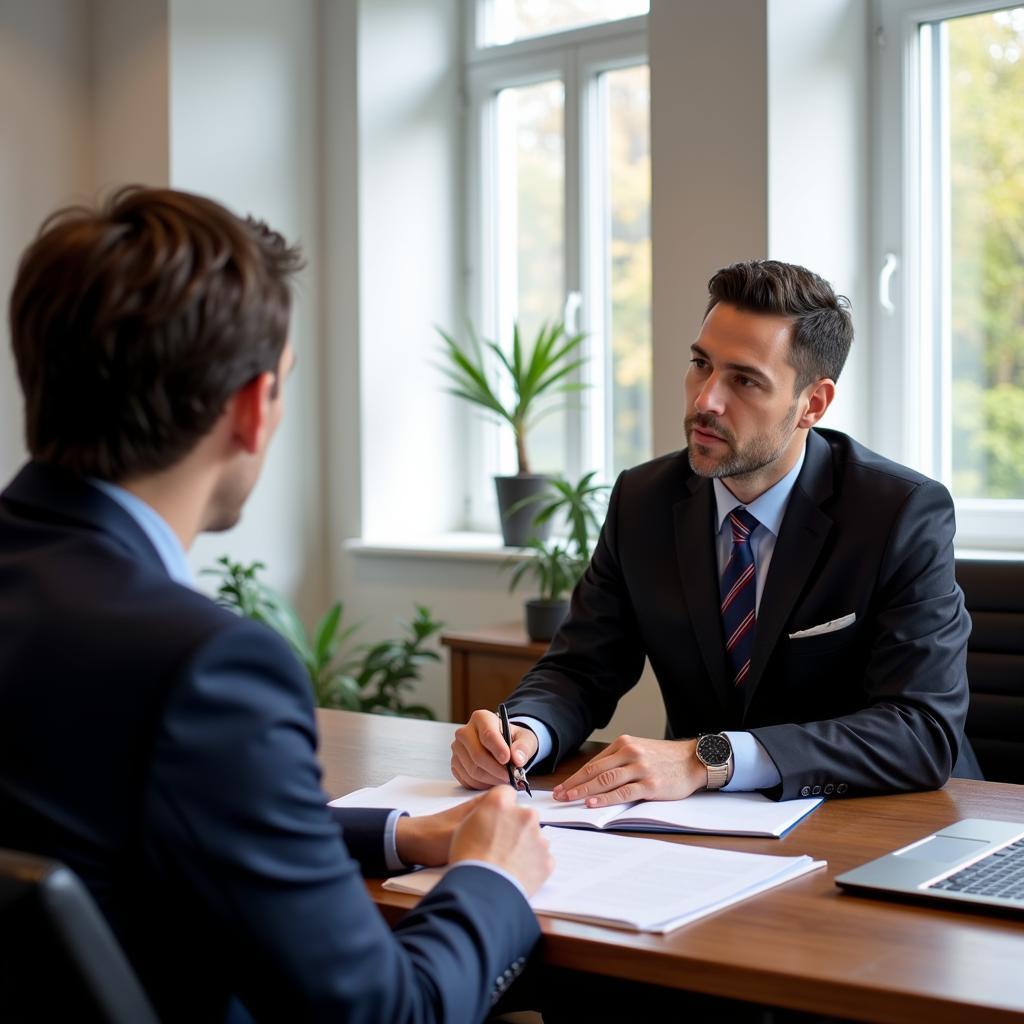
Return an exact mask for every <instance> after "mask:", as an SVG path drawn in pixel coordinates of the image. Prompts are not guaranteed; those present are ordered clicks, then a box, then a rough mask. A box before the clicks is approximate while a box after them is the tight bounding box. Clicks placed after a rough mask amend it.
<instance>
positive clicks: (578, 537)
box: [509, 470, 609, 565]
mask: <svg viewBox="0 0 1024 1024" xmlns="http://www.w3.org/2000/svg"><path fill="white" fill-rule="evenodd" d="M595 476H597V470H591V471H590V472H589V473H586V474H584V475H583V476H581V477H580V479H579V480H578V481H577V482H576V483H571V482H570V481H569V480H566V479H565V477H561V476H556V477H552V478H551V480H549V481H548V489H547V490H546V491H542V492H541V493H539V494H531V495H530V496H529V497H526V498H523V500H522V501H519V502H516V504H515V505H513V506H512V508H511V509H509V511H510V512H515V511H517V510H518V509H520V508H526V507H529V506H530V505H537V506H539V507H538V509H537V512H536V515H534V517H533V524H534V526H536V527H542V526H545V525H547V524H549V523H550V522H551V521H552V520H553V519H555V518H556V517H558V516H564V518H565V521H566V523H567V524H568V527H569V536H568V539H569V543H570V544H571V546H572V549H573V553H574V554H575V555H577V556H578V557H579V558H580V559H582V561H583V563H584V565H585V564H586V563H587V562H588V561H589V560H590V554H591V550H590V548H591V538H594V537H596V536H597V534H598V532H599V531H600V529H601V522H602V520H603V518H604V510H605V505H606V503H607V493H608V490H609V487H608V484H596V483H594V477H595Z"/></svg>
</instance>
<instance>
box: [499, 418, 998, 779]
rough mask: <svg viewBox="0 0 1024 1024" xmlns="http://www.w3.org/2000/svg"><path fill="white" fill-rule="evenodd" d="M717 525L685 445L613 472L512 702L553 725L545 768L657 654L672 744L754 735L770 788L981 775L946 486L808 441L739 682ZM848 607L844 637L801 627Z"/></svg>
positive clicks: (518, 710)
mask: <svg viewBox="0 0 1024 1024" xmlns="http://www.w3.org/2000/svg"><path fill="white" fill-rule="evenodd" d="M715 529H716V520H715V497H714V487H713V486H712V483H711V481H710V480H709V479H706V478H703V477H700V476H697V475H696V474H695V473H694V472H693V470H692V469H691V468H690V464H689V461H688V459H687V456H686V452H685V451H683V452H676V453H674V454H672V455H666V456H663V457H662V458H659V459H655V460H654V461H652V462H648V463H646V464H644V465H642V466H637V467H636V468H634V469H630V470H627V471H626V472H624V473H623V474H622V475H621V476H620V477H619V480H618V481H617V483H616V485H615V488H614V490H613V492H612V496H611V499H610V501H609V507H608V515H607V518H606V520H605V524H604V528H603V530H602V532H601V536H600V538H599V540H598V543H597V547H596V549H595V552H594V556H593V559H592V560H591V563H590V566H589V567H588V569H587V571H586V573H585V574H584V576H583V578H582V580H581V581H580V583H579V585H578V586H577V588H576V590H575V592H574V593H573V598H572V607H571V610H570V613H569V618H568V619H567V620H566V622H565V624H564V625H563V626H562V628H561V630H560V631H559V632H558V634H557V635H556V636H555V638H554V640H553V641H552V643H551V647H550V650H549V652H548V653H547V654H546V655H545V656H544V657H543V658H542V659H541V660H540V661H539V662H538V664H537V665H536V667H535V668H534V669H533V670H532V671H531V672H529V673H528V674H527V675H526V676H525V678H524V679H523V681H522V683H521V684H520V685H519V687H518V688H517V689H516V691H515V693H514V694H513V695H512V697H511V698H510V700H509V701H508V704H509V710H510V711H513V712H514V713H515V714H517V715H532V716H534V717H535V718H538V719H539V720H541V721H542V722H544V723H545V724H547V725H548V726H549V727H550V728H551V730H552V734H553V740H554V750H553V754H552V758H551V759H550V761H549V764H550V763H551V761H555V762H557V760H559V759H560V758H562V757H563V756H565V755H566V754H567V753H570V752H572V751H573V750H575V749H576V748H577V747H578V746H579V744H580V743H581V742H582V741H583V740H584V739H586V737H587V736H588V735H589V734H590V732H591V731H592V730H593V729H595V728H601V727H603V726H605V725H607V723H608V721H609V720H610V718H611V715H612V713H613V711H614V710H615V706H616V704H617V702H618V700H619V698H620V697H621V696H622V695H623V694H624V693H625V692H626V691H627V690H629V689H630V688H631V687H632V686H633V685H634V684H635V683H636V682H637V680H638V679H639V677H640V673H641V670H642V669H643V665H644V659H645V658H649V659H650V663H651V667H652V668H653V670H654V674H655V675H656V677H657V679H658V685H659V686H660V687H661V692H662V696H663V699H664V701H665V708H666V710H667V712H668V734H669V736H676V737H686V736H696V735H698V734H700V733H703V732H718V731H720V730H726V729H731V730H749V731H750V732H751V733H753V735H754V736H755V737H757V739H758V740H759V741H760V743H761V744H762V746H763V747H764V748H765V750H766V751H767V753H768V755H769V756H770V757H771V758H772V760H773V761H774V762H775V765H776V767H777V768H778V770H779V774H780V776H781V780H782V781H781V784H780V785H779V786H777V787H775V788H774V789H773V790H771V791H770V792H769V795H770V796H773V797H776V798H782V799H790V798H792V797H798V796H808V795H811V794H815V795H817V794H823V795H825V796H842V795H844V794H845V795H848V796H860V795H865V794H870V793H886V792H894V791H900V790H914V789H930V788H934V787H937V786H941V785H942V784H943V783H944V782H945V781H946V779H947V778H949V775H950V772H951V771H952V770H953V768H954V765H956V766H957V767H956V774H958V775H962V776H964V777H968V778H980V777H981V774H980V771H979V770H978V767H977V761H976V760H975V758H974V754H973V751H971V750H970V747H969V746H968V745H967V744H966V741H965V740H964V737H963V728H964V720H965V717H966V714H967V703H968V689H967V675H966V651H967V637H968V635H969V633H970V618H969V616H968V614H967V612H966V610H965V608H964V601H963V594H962V593H961V591H960V588H959V587H958V586H957V584H956V579H955V577H954V571H953V570H954V562H953V534H954V530H955V525H954V519H953V503H952V500H951V499H950V496H949V493H948V492H947V491H946V489H945V488H944V487H943V486H942V485H941V484H938V483H936V482H935V481H934V480H930V479H928V478H927V477H924V476H921V475H920V474H919V473H915V472H913V471H912V470H909V469H906V468H904V467H903V466H899V465H897V464H896V463H894V462H890V461H889V460H888V459H884V458H882V457H881V456H880V455H876V454H875V453H874V452H871V451H868V449H866V448H864V447H863V446H862V445H859V444H857V443H856V442H855V441H853V440H852V439H850V438H849V437H847V436H846V435H845V434H841V433H838V432H836V431H832V430H820V431H817V430H814V431H810V432H809V434H808V438H807V449H806V455H805V458H804V464H803V467H802V468H801V470H800V473H799V475H798V476H797V479H796V483H795V484H794V487H793V490H792V493H791V496H790V499H789V504H788V506H787V508H786V513H785V516H784V518H783V522H782V525H781V527H780V532H779V537H778V540H777V542H776V546H775V551H774V554H773V555H772V560H771V565H770V567H769V570H768V577H767V579H766V580H765V584H764V590H763V593H762V595H761V603H760V609H759V613H758V619H757V632H756V634H755V641H754V651H753V655H752V660H751V668H750V673H749V675H748V677H747V679H746V681H745V682H744V683H743V684H742V685H741V686H740V687H739V688H736V687H734V686H733V684H732V681H731V671H730V669H729V667H728V665H727V662H726V656H725V641H724V637H723V635H722V622H721V617H720V613H719V601H720V598H719V588H718V563H717V558H716V552H715V545H714V534H715ZM851 613H852V614H853V615H854V616H855V621H854V622H853V623H852V624H851V625H849V626H847V627H846V628H845V629H839V630H837V631H835V632H826V633H823V634H821V635H817V636H813V635H812V636H804V637H799V636H793V635H792V634H794V633H799V632H801V631H803V630H807V629H811V628H813V627H814V626H818V625H822V624H824V623H828V622H830V621H832V620H835V619H840V618H842V617H844V616H847V615H850V614H851ZM958 757H959V758H960V761H959V764H958ZM539 767H540V768H543V767H545V766H543V765H541V766H539Z"/></svg>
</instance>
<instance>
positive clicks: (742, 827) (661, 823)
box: [331, 775, 821, 838]
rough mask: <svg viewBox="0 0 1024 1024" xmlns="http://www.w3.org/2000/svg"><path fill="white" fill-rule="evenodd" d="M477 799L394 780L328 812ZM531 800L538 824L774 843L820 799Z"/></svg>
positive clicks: (417, 810)
mask: <svg viewBox="0 0 1024 1024" xmlns="http://www.w3.org/2000/svg"><path fill="white" fill-rule="evenodd" d="M476 795H477V794H476V793H474V792H473V791H472V790H469V789H464V788H463V787H462V786H460V785H459V784H458V783H457V782H454V781H453V780H451V779H446V780H437V779H417V778H413V777H412V776H410V775H396V776H395V777H394V778H393V779H391V781H390V782H386V783H384V785H383V786H374V787H372V788H369V789H358V790H356V791H355V792H354V793H349V794H348V795H347V796H343V797H340V798H339V799H337V800H332V801H331V806H332V807H399V808H401V809H402V810H404V811H408V812H409V813H410V814H412V815H418V814H433V813H434V812H436V811H443V810H446V809H447V808H449V807H454V806H455V805H456V804H459V803H462V802H463V801H464V800H469V799H471V798H472V797H473V796H476ZM533 796H534V798H533V800H532V801H531V799H530V798H529V797H528V796H527V795H526V794H525V793H520V794H519V799H520V801H521V802H522V803H525V804H526V805H527V806H529V807H533V808H535V809H536V811H537V814H538V815H539V816H540V820H541V824H542V825H558V826H562V827H567V828H593V829H614V830H615V831H632V832H698V833H705V834H708V835H731V836H762V837H766V838H768V837H773V836H774V837H775V838H778V837H779V836H781V835H782V834H783V833H784V832H786V831H787V829H789V828H791V827H792V826H793V825H795V824H796V823H797V822H798V821H799V820H800V819H801V818H802V817H804V815H806V814H808V813H810V812H811V811H812V810H814V808H815V807H817V806H818V804H820V803H821V797H811V798H809V799H802V800H785V801H780V802H776V801H774V800H769V799H768V798H767V797H765V796H762V795H761V794H760V793H721V792H717V793H694V794H693V796H691V797H688V798H687V799H685V800H641V801H637V802H635V803H631V804H613V805H612V806H611V807H587V806H585V805H584V803H583V801H580V800H578V801H575V802H574V803H565V802H564V801H561V800H555V799H554V798H553V797H552V796H551V793H550V792H547V791H544V790H538V789H535V790H534V791H533Z"/></svg>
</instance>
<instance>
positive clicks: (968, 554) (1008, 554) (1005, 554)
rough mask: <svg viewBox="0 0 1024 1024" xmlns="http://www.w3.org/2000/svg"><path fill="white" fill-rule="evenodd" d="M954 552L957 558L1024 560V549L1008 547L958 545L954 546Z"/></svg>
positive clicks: (1001, 560) (1004, 560)
mask: <svg viewBox="0 0 1024 1024" xmlns="http://www.w3.org/2000/svg"><path fill="white" fill-rule="evenodd" d="M953 551H954V554H955V555H956V557H957V558H966V559H972V560H974V559H979V560H981V559H985V560H992V561H997V562H1021V561H1024V551H1021V550H1017V551H1008V550H1006V549H1002V548H999V549H996V548H973V547H970V548H968V547H963V548H961V547H956V546H955V545H954V548H953Z"/></svg>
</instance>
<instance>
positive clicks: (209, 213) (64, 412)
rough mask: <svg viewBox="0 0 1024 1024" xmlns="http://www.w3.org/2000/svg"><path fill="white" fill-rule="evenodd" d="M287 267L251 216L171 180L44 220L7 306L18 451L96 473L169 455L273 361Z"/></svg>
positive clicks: (105, 476)
mask: <svg viewBox="0 0 1024 1024" xmlns="http://www.w3.org/2000/svg"><path fill="white" fill-rule="evenodd" d="M301 266H302V260H301V257H300V255H299V251H298V249H297V248H293V247H290V246H289V245H288V244H287V243H286V242H285V240H284V239H283V238H282V237H281V235H279V234H278V233H277V232H275V231H272V230H271V229H270V228H268V227H267V226H266V225H265V224H264V223H262V222H261V221H255V220H252V219H251V218H249V219H245V220H243V219H242V218H240V217H237V216H235V214H233V213H231V212H230V211H229V210H227V209H225V208H224V207H223V206H221V205H220V204H219V203H216V202H214V201H213V200H211V199H206V198H204V197H202V196H197V195H192V194H189V193H186V192H177V191H172V190H170V189H146V188H140V187H138V186H131V187H128V188H123V189H121V190H119V191H117V192H116V193H114V194H113V195H112V196H111V197H110V198H109V200H108V201H107V202H106V203H105V204H103V205H102V207H101V208H99V209H89V208H85V207H68V208H66V209H63V210H59V211H57V212H56V213H55V214H53V215H52V216H50V217H49V218H47V220H46V221H44V223H43V226H42V227H41V228H40V231H39V234H38V236H37V237H36V239H35V241H34V242H33V243H32V244H31V245H30V246H29V247H28V249H27V250H26V252H25V253H24V255H23V256H22V259H21V263H20V265H19V267H18V273H17V277H16V279H15V283H14V290H13V292H12V294H11V303H10V326H11V342H12V347H13V349H14V358H15V362H16V365H17V368H18V376H19V379H20V381H21V387H22V390H23V391H24V394H25V436H26V441H27V444H28V449H29V451H30V452H31V454H32V456H33V458H35V459H37V460H40V461H43V462H48V463H52V464H57V465H60V466H63V467H65V468H67V469H69V470H71V471H72V472H74V473H77V474H79V475H82V476H94V477H98V478H100V479H102V480H110V481H118V480H124V479H130V478H132V477H134V476H138V475H143V474H147V473H153V472H159V471H160V470H163V469H166V468H167V467H169V466H171V465H173V464H174V463H175V462H177V461H178V460H179V459H180V458H182V457H183V456H184V455H185V454H187V453H188V452H189V451H190V450H191V449H192V448H193V447H194V446H195V444H196V443H197V442H198V441H199V439H200V438H201V437H203V436H204V435H205V434H207V433H208V432H209V431H210V430H211V429H212V427H213V425H214V424H215V423H216V421H217V419H218V418H219V417H220V415H221V414H222V413H223V411H224V408H225V406H226V404H227V401H228V399H229V398H230V397H231V396H232V395H233V394H234V393H236V392H237V391H238V390H239V389H240V388H242V387H244V386H245V385H246V384H247V383H248V382H249V381H251V380H253V379H254V378H255V377H257V376H259V375H260V374H261V373H265V372H267V371H270V372H275V371H276V370H277V367H278V364H279V362H280V358H281V353H282V351H283V349H284V346H285V343H286V341H287V335H288V321H289V316H290V312H291V291H290V278H291V276H292V275H293V274H294V273H295V272H296V271H298V270H299V269H300V268H301Z"/></svg>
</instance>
